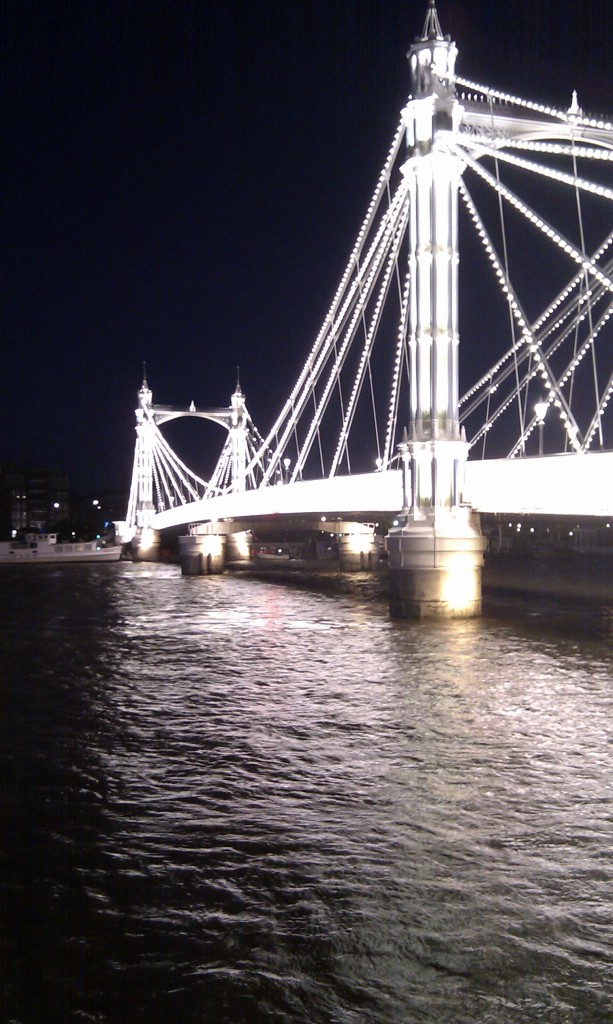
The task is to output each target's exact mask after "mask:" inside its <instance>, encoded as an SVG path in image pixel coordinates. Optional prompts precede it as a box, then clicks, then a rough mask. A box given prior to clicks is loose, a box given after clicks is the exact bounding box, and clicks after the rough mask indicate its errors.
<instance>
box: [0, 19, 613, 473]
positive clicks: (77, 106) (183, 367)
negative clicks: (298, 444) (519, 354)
mask: <svg viewBox="0 0 613 1024" xmlns="http://www.w3.org/2000/svg"><path fill="white" fill-rule="evenodd" d="M426 6H427V5H426V2H425V0H418V2H410V0H326V2H320V0H311V2H309V3H305V2H298V0H259V2H253V0H243V2H236V0H225V2H216V0H212V2H195V0H174V2H163V0H125V2H123V3H117V2H114V0H110V2H109V0H105V2H97V0H80V2H61V0H17V2H5V3H3V4H2V7H1V10H2V23H1V26H0V40H1V41H0V46H1V48H2V59H1V68H2V71H1V73H2V129H3V132H2V134H3V140H4V153H5V157H4V161H3V166H4V180H3V187H2V204H1V205H2V251H3V268H2V305H1V317H2V320H1V323H2V374H1V378H0V379H1V384H0V461H2V462H6V461H7V460H13V461H17V460H21V459H29V460H30V461H32V462H36V463H38V464H40V465H43V466H46V467H48V468H56V469H60V470H63V471H65V472H67V473H68V474H69V477H70V480H71V482H72V484H73V486H74V487H75V488H76V489H77V490H81V491H87V490H88V489H89V490H92V489H95V488H98V489H104V488H121V487H126V488H127V487H128V485H129V477H130V469H131V462H132V455H133V444H134V408H135V401H136V392H137V390H138V388H139V386H140V383H141V379H142V364H143V360H146V363H147V376H148V381H149V384H150V386H151V387H152V389H153V392H154V400H155V401H157V402H160V403H168V404H176V405H187V404H189V402H190V401H191V400H192V399H193V400H194V401H195V402H196V404H197V405H199V406H201V407H203V406H211V405H227V404H228V403H229V398H230V394H231V392H232V390H233V388H234V383H235V379H236V366H237V365H240V374H241V384H242V387H243V390H244V392H245V393H246V396H247V403H248V406H249V409H250V411H251V413H252V415H253V418H254V420H255V421H256V423H257V424H258V426H259V427H260V429H261V430H262V432H264V431H265V430H266V429H267V428H268V426H269V425H270V423H271V422H272V419H273V416H274V415H275V414H276V413H277V411H278V410H279V408H280V407H281V405H282V404H283V401H284V399H285V397H286V396H287V394H288V392H289V390H290V387H291V385H292V384H293V382H294V380H295V377H296V376H297V374H298V372H299V370H300V368H301V366H302V363H303V361H304V358H305V356H306V354H307V351H308V349H309V348H310V346H311V343H312V340H313V337H314V335H315V334H316V333H317V331H318V329H319V327H320V324H321V321H322V319H323V316H324V314H325V312H326V310H327V307H328V304H329V302H330V300H331V297H332V295H333V293H334V291H335V290H336V286H337V283H338V279H339V277H340V274H341V273H342V271H343V269H344V266H345V262H346V258H347V255H348V253H349V251H350V250H351V248H352V245H353V241H354V237H355V234H356V232H357V230H358V228H359V225H360V223H361V220H362V217H363V214H364V211H365V208H366V205H367V204H368V202H369V200H370V196H371V194H372V191H373V188H374V185H375V182H376V179H377V177H378V174H379V170H380V167H381V165H382V163H383V160H384V158H385V155H386V153H387V150H388V148H389V144H390V141H391V137H392V135H393V132H394V130H395V128H396V125H397V123H398V119H399V112H400V110H401V108H402V106H403V105H404V102H405V101H406V98H407V95H408V91H409V74H408V65H407V62H406V59H405V53H406V51H407V49H408V47H409V46H410V44H411V42H412V41H413V39H414V37H415V36H416V35H418V34H419V33H420V32H421V28H422V25H423V21H424V16H425V12H426ZM611 7H612V5H611V4H610V3H609V2H608V0H607V2H605V0H602V2H590V0H583V2H579V0H574V2H568V0H544V2H537V0H514V2H511V0H509V2H505V3H503V2H495V0H482V2H478V0H470V2H469V0H466V2H459V0H441V2H440V3H439V4H438V11H439V16H440V20H441V24H442V27H443V31H444V32H446V33H450V34H451V35H452V37H453V38H454V39H455V40H456V42H457V44H458V48H459V58H458V62H457V70H458V73H460V74H462V75H464V76H467V77H471V78H474V79H476V80H477V81H479V82H483V83H487V84H490V85H493V86H497V87H500V88H503V89H509V90H512V91H514V92H515V93H518V94H519V95H523V96H526V97H528V98H531V99H536V100H541V101H545V102H551V103H553V104H557V105H559V106H562V107H567V106H569V104H570V99H571V93H572V89H573V88H576V89H577V90H578V93H579V100H580V103H581V105H582V107H583V108H584V109H585V110H586V111H587V112H590V113H600V112H605V113H606V112H609V113H611V112H613V95H612V89H611V86H612V72H611V51H612V45H613V31H612V28H613V25H612V22H613V16H612V14H611ZM462 342H463V348H462V356H461V358H462V359H463V361H464V367H468V366H470V363H471V351H470V342H469V341H468V340H466V339H465V338H464V336H463V338H462ZM192 428H193V430H195V433H193V431H192V433H191V434H189V436H187V435H186V439H185V440H184V442H183V443H185V444H187V448H188V450H187V451H186V452H185V451H184V452H182V454H184V455H185V456H186V458H187V461H191V462H192V463H193V468H194V469H195V470H196V471H198V472H201V473H203V474H204V475H207V474H208V472H210V470H211V468H212V465H213V464H214V462H215V460H216V458H217V454H218V452H219V450H220V448H221V444H222V441H223V436H222V434H221V432H220V431H219V428H217V429H216V428H215V427H213V426H211V427H206V428H205V430H209V429H210V431H211V433H210V434H206V436H204V435H202V433H201V432H202V430H203V427H202V424H201V423H192V424H189V430H192ZM202 446H203V450H202V451H200V453H199V454H194V452H197V451H198V449H199V448H201V447H202ZM207 446H208V447H209V451H210V455H209V456H208V457H207V456H206V455H205V452H206V448H207ZM207 462H208V464H207Z"/></svg>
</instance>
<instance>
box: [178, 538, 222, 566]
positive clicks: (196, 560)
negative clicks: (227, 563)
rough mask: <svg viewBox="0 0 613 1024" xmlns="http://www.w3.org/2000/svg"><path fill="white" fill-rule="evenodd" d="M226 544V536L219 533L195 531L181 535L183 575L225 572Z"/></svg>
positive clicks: (180, 557) (180, 555) (180, 546)
mask: <svg viewBox="0 0 613 1024" xmlns="http://www.w3.org/2000/svg"><path fill="white" fill-rule="evenodd" d="M197 529H198V530H200V529H202V527H198V528H197ZM225 546H226V538H225V537H224V536H222V535H221V534H218V533H208V532H207V533H204V532H203V533H199V532H194V533H190V534H188V535H187V536H186V537H179V548H180V554H179V559H180V562H181V575H182V576H210V575H212V574H213V573H221V572H223V568H224V552H225Z"/></svg>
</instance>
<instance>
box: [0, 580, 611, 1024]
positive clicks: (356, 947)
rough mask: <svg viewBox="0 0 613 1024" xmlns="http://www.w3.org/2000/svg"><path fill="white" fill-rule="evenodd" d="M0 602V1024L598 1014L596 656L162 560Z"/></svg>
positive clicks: (605, 701) (536, 622)
mask: <svg viewBox="0 0 613 1024" xmlns="http://www.w3.org/2000/svg"><path fill="white" fill-rule="evenodd" d="M0 590H1V594H2V621H1V625H0V638H1V652H2V684H1V690H2V733H3V735H2V747H1V757H2V812H1V823H0V824H1V839H0V842H1V844H2V853H3V865H2V879H1V881H2V886H3V897H2V902H1V908H2V926H3V931H2V936H1V943H2V961H1V962H2V966H3V978H2V985H3V989H2V1001H3V1006H2V1008H1V1012H0V1020H2V1021H3V1022H4V1021H6V1022H19V1024H39V1022H40V1024H55V1022H58V1024H72V1022H75V1024H76V1022H89V1021H95V1022H108V1024H123V1022H126V1024H127V1022H135V1021H146V1022H169V1024H170V1022H173V1024H174V1022H177V1024H208V1022H209V1021H211V1022H219V1024H241V1022H251V1021H262V1022H266V1024H268V1022H279V1024H286V1022H292V1024H320V1022H321V1024H349V1022H351V1024H366V1022H369V1024H370V1022H372V1024H405V1022H406V1024H413V1022H416V1024H419V1022H424V1024H426V1022H427V1024H447V1022H448V1024H476V1022H483V1024H499V1022H501V1024H527V1022H533V1021H534V1022H536V1021H538V1022H551V1024H554V1022H555V1024H570V1022H582V1024H583V1022H595V1024H596V1022H597V1024H603V1022H607V1021H613V744H612V736H613V726H612V722H613V644H612V643H611V641H606V640H599V639H597V638H594V637H590V636H589V635H588V634H587V632H585V631H584V630H582V628H581V626H580V624H578V625H577V628H576V629H573V628H572V627H569V626H568V623H565V626H564V629H563V630H560V629H558V628H556V625H555V622H551V621H549V620H548V619H547V617H546V616H545V617H542V616H540V615H533V616H526V615H525V614H522V616H520V617H515V618H514V617H513V615H496V616H494V615H490V616H485V617H484V618H482V619H480V620H474V621H470V622H449V623H438V624H431V625H427V624H426V625H424V624H414V623H407V622H398V621H391V620H390V619H389V618H388V614H387V609H386V606H385V604H384V603H382V602H380V601H378V600H375V599H369V598H368V595H367V592H366V591H364V593H362V594H360V593H357V594H340V595H339V594H331V593H322V592H317V591H314V590H309V589H306V588H295V587H292V586H289V585H284V584H280V583H271V582H258V581H254V580H247V579H244V578H241V577H240V576H238V575H234V576H224V577H210V578H206V577H187V578H182V577H181V576H180V574H179V570H178V569H177V568H176V567H174V566H161V565H160V566H152V565H150V566H146V565H133V564H131V563H119V564H118V565H106V566H68V567H65V568H62V569H58V568H56V567H53V566H39V567H24V568H22V569H5V570H2V571H1V572H0Z"/></svg>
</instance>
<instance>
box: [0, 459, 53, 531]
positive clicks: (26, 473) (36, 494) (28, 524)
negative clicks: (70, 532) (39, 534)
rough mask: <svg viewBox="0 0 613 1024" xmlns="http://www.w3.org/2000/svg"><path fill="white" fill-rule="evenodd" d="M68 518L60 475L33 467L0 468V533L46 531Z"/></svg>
mask: <svg viewBox="0 0 613 1024" xmlns="http://www.w3.org/2000/svg"><path fill="white" fill-rule="evenodd" d="M69 518H70V501H69V496H68V480H67V478H66V476H65V475H64V474H63V473H58V472H56V471H54V470H47V469H40V468H38V467H33V466H23V467H15V466H3V467H2V468H1V469H0V533H1V534H2V536H3V537H4V538H5V539H7V538H9V537H11V536H14V535H15V533H19V531H20V530H42V531H47V530H49V529H51V528H52V527H54V526H56V525H57V524H58V523H61V522H64V521H66V520H68V519H69Z"/></svg>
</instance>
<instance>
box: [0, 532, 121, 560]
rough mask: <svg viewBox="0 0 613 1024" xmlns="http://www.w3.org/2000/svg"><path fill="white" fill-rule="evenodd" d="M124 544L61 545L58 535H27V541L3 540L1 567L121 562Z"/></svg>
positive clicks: (91, 542) (0, 548)
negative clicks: (33, 564) (28, 563)
mask: <svg viewBox="0 0 613 1024" xmlns="http://www.w3.org/2000/svg"><path fill="white" fill-rule="evenodd" d="M120 558H121V545H120V544H113V545H109V546H106V545H105V544H103V543H102V541H100V540H84V541H77V542H72V543H70V544H58V540H57V533H28V534H26V536H25V539H24V540H9V541H0V564H1V565H7V564H11V565H13V564H17V563H19V564H20V565H21V563H22V562H30V563H33V562H55V563H60V562H118V561H119V559H120Z"/></svg>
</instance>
